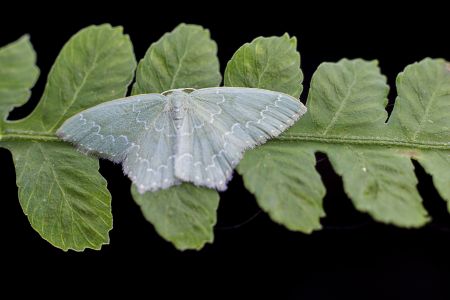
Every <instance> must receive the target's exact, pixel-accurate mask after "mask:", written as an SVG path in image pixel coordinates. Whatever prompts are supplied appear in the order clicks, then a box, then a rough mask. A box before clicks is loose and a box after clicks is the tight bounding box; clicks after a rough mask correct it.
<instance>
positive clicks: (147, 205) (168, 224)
mask: <svg viewBox="0 0 450 300" xmlns="http://www.w3.org/2000/svg"><path fill="white" fill-rule="evenodd" d="M131 192H132V195H133V198H134V200H135V201H136V202H137V203H138V204H139V205H140V206H141V210H142V213H143V214H144V216H145V218H146V219H147V221H149V222H151V223H152V224H153V225H154V226H155V229H156V231H157V232H158V234H159V235H160V236H162V237H163V238H164V239H166V240H167V241H169V242H172V243H173V245H174V246H175V247H176V248H177V249H179V250H186V249H196V250H199V249H201V248H203V246H204V245H205V243H212V241H213V239H214V235H213V230H212V229H213V226H214V225H215V224H216V210H217V207H218V205H219V195H218V194H217V193H216V192H215V191H214V190H210V189H199V188H196V187H195V186H193V185H191V184H186V183H184V184H182V185H179V186H175V187H172V188H170V189H167V190H162V191H160V192H156V193H146V194H144V195H142V194H139V192H138V191H137V189H136V188H135V187H134V186H133V188H132V190H131Z"/></svg>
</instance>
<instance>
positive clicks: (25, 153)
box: [0, 25, 136, 251]
mask: <svg viewBox="0 0 450 300" xmlns="http://www.w3.org/2000/svg"><path fill="white" fill-rule="evenodd" d="M19 55H20V57H19V56H18V57H17V58H16V61H17V62H18V64H17V66H16V65H14V64H11V66H10V68H11V69H12V70H13V71H12V73H17V72H18V71H16V68H17V70H20V69H21V68H23V66H22V62H23V61H34V59H35V58H34V53H33V52H32V51H31V52H30V51H23V52H22V53H21V54H19ZM135 65H136V62H135V59H134V54H133V48H132V45H131V42H130V40H129V37H128V36H127V35H124V34H123V33H122V28H121V27H111V26H110V25H101V26H90V27H88V28H85V29H83V30H81V31H80V32H78V33H77V34H76V35H74V36H73V37H72V38H71V39H70V40H69V41H68V42H67V43H66V45H65V46H64V47H63V49H62V51H61V53H60V54H59V55H58V58H57V59H56V61H55V64H54V65H53V67H52V69H51V71H50V74H49V76H48V81H47V85H46V87H45V91H44V94H43V96H42V99H41V101H40V102H39V104H38V106H37V107H36V109H35V110H34V111H33V113H32V114H31V115H30V116H28V117H27V118H25V119H22V120H18V121H8V122H4V123H3V126H4V130H3V132H2V133H1V135H0V143H2V145H3V146H5V147H6V148H8V149H9V150H10V151H11V152H12V154H13V159H14V163H15V167H16V173H17V185H18V187H19V201H20V204H21V206H22V209H23V210H24V212H25V214H26V215H27V216H28V219H29V220H30V223H31V225H32V226H33V228H34V229H35V230H36V231H38V233H39V234H40V235H41V236H42V237H43V238H44V239H46V240H47V241H49V242H50V243H51V244H53V245H54V246H56V247H58V248H61V249H63V250H68V249H72V250H76V251H82V250H83V249H85V248H92V249H100V247H101V246H102V244H106V243H108V242H109V237H108V232H109V231H110V229H111V228H112V215H111V196H110V194H109V192H108V190H107V189H106V182H105V180H104V179H103V177H102V176H101V175H100V173H99V172H98V160H97V159H95V158H91V157H88V156H85V155H83V154H82V153H79V152H78V151H76V150H75V149H74V148H73V147H71V146H70V145H68V144H65V143H63V142H61V141H60V140H58V139H57V138H56V136H55V135H54V133H55V130H56V129H57V128H58V126H59V125H60V124H61V123H62V122H64V120H65V119H66V118H68V117H70V116H71V115H73V114H75V113H77V112H79V111H81V110H83V109H86V108H88V107H90V106H93V105H96V104H98V103H101V102H104V101H108V100H111V99H114V98H119V97H123V96H124V95H125V93H126V91H127V86H128V85H129V83H130V81H131V80H132V78H133V72H134V68H135ZM0 69H2V67H0ZM28 69H33V68H32V67H29V68H28ZM30 85H31V80H30V81H29V82H28V86H27V87H26V88H27V89H29V87H30ZM1 96H2V98H0V103H5V102H8V101H10V103H12V102H11V100H10V98H8V95H6V96H4V95H1Z"/></svg>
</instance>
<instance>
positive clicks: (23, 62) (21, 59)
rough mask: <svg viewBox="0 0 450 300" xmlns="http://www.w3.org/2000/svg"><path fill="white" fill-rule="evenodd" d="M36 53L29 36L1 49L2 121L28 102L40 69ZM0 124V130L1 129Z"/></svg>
mask: <svg viewBox="0 0 450 300" xmlns="http://www.w3.org/2000/svg"><path fill="white" fill-rule="evenodd" d="M35 63H36V53H35V52H34V50H33V46H32V45H31V43H30V41H29V37H28V36H27V35H25V36H23V37H21V38H20V39H18V40H17V41H15V42H13V43H11V44H9V45H7V46H5V47H2V48H0V66H1V68H0V119H1V121H4V120H6V117H7V116H8V113H9V112H10V111H11V110H12V109H13V108H14V107H17V106H21V105H22V104H24V103H25V102H27V100H28V98H29V97H30V94H31V93H30V89H31V88H32V87H33V86H34V83H35V82H36V80H37V78H38V76H39V69H38V68H37V67H36V65H35ZM1 123H2V122H0V128H1Z"/></svg>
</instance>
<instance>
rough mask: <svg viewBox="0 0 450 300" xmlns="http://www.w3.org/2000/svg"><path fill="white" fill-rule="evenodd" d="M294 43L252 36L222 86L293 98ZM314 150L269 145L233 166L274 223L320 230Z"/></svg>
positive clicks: (296, 90) (297, 87)
mask: <svg viewBox="0 0 450 300" xmlns="http://www.w3.org/2000/svg"><path fill="white" fill-rule="evenodd" d="M296 45H297V42H296V39H295V38H289V36H288V35H287V34H285V35H284V36H282V37H269V38H263V37H260V38H257V39H255V40H254V41H253V42H251V43H250V44H245V45H244V46H242V47H241V48H239V50H238V51H237V52H236V54H234V55H233V58H232V59H231V60H230V62H229V63H228V65H227V68H226V70H225V84H226V85H229V86H246V87H257V88H264V89H270V90H275V91H281V92H285V93H289V94H291V95H293V96H296V97H298V96H299V95H300V92H301V91H302V85H301V82H302V80H303V75H302V72H301V70H300V54H299V53H298V52H297V50H296ZM314 165H315V159H314V149H307V148H303V149H301V148H300V149H299V148H298V147H296V146H295V145H293V144H289V143H285V142H282V141H276V140H275V141H274V140H272V141H270V142H269V143H267V144H266V145H263V146H261V147H257V148H256V149H254V150H251V151H247V152H246V153H245V154H244V158H243V159H242V161H241V162H240V163H239V165H238V172H239V173H240V174H241V175H242V176H243V178H244V184H245V187H246V188H247V189H248V190H249V191H251V192H252V193H253V194H254V195H255V196H256V200H257V202H258V204H259V206H260V207H261V208H262V209H263V210H264V211H265V212H267V213H268V214H269V216H270V217H271V218H272V220H274V221H275V222H277V223H280V224H283V225H284V226H286V227H287V228H289V229H291V230H297V231H302V232H306V233H310V232H311V231H313V230H317V229H320V228H321V226H320V222H319V219H320V218H321V217H324V216H325V212H324V210H323V208H322V199H323V197H324V195H325V187H324V186H323V184H322V182H321V180H320V175H319V174H318V173H317V171H316V170H315V168H314Z"/></svg>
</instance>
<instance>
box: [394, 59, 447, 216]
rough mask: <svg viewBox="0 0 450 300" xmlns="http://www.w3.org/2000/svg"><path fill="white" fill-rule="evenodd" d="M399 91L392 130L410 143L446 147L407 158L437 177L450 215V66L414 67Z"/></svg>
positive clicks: (401, 76)
mask: <svg viewBox="0 0 450 300" xmlns="http://www.w3.org/2000/svg"><path fill="white" fill-rule="evenodd" d="M397 87H398V88H397V89H398V97H397V99H396V105H395V107H394V110H393V111H392V116H391V118H390V119H389V126H390V127H392V128H395V133H398V135H399V136H401V137H402V138H403V139H406V140H407V141H409V142H410V143H414V144H418V145H424V146H425V145H436V146H439V145H443V147H440V149H439V150H434V151H425V150H422V151H418V150H417V149H414V148H412V149H408V150H407V151H406V152H405V154H407V155H408V156H410V157H413V158H415V159H417V160H418V161H419V162H420V164H421V165H422V166H423V167H424V168H425V170H426V171H427V172H428V173H429V174H431V175H432V176H433V182H434V184H435V185H436V188H437V190H438V191H439V193H440V194H441V196H442V198H444V199H446V200H447V202H448V210H449V212H450V172H449V170H450V151H449V150H450V64H449V63H447V62H445V61H444V60H442V59H436V60H433V59H429V58H427V59H424V60H423V61H421V62H420V63H416V64H412V65H410V66H408V67H406V69H405V71H404V72H402V73H400V74H399V76H398V78H397ZM423 148H425V147H423Z"/></svg>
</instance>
